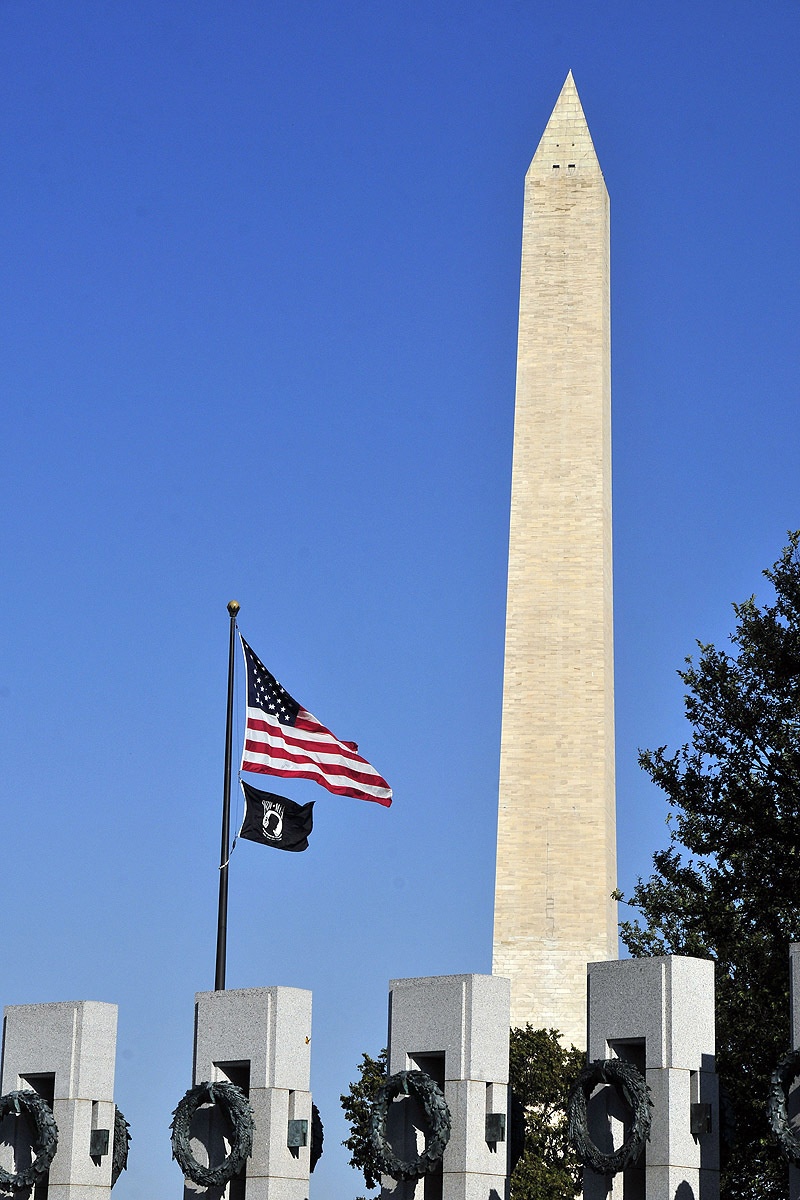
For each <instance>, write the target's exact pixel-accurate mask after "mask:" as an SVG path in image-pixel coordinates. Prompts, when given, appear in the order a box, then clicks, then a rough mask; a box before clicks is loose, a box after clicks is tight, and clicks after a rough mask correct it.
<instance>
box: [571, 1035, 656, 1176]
mask: <svg viewBox="0 0 800 1200" xmlns="http://www.w3.org/2000/svg"><path fill="white" fill-rule="evenodd" d="M601 1083H608V1084H610V1085H611V1087H613V1088H614V1089H615V1091H616V1092H617V1094H618V1095H619V1096H621V1097H622V1099H623V1100H624V1101H625V1103H626V1104H627V1105H628V1107H629V1108H630V1110H631V1112H632V1114H633V1120H632V1122H631V1128H630V1130H629V1132H628V1135H627V1137H626V1138H625V1141H624V1142H623V1143H622V1145H621V1146H620V1148H619V1150H614V1151H613V1153H611V1154H603V1152H602V1151H600V1150H598V1148H597V1146H595V1144H594V1142H593V1141H592V1139H591V1138H590V1137H589V1129H588V1124H587V1119H586V1109H587V1104H588V1101H589V1097H590V1096H591V1094H592V1092H593V1091H594V1089H595V1088H596V1087H597V1086H598V1084H601ZM652 1107H653V1101H652V1100H651V1099H650V1088H649V1087H648V1086H647V1084H646V1083H645V1081H644V1079H643V1078H642V1076H641V1073H640V1072H639V1071H637V1070H636V1067H634V1066H633V1065H632V1064H631V1063H626V1062H623V1061H622V1059H619V1058H606V1059H602V1058H598V1059H596V1060H595V1061H594V1062H593V1063H589V1065H588V1066H586V1067H584V1068H583V1070H582V1071H581V1073H580V1075H579V1076H578V1078H577V1080H576V1081H575V1085H574V1086H573V1088H572V1091H571V1092H570V1096H569V1102H568V1105H567V1111H568V1113H569V1134H568V1136H569V1140H570V1142H571V1143H572V1147H573V1149H574V1150H575V1153H576V1154H577V1156H578V1159H579V1161H580V1162H582V1163H583V1165H584V1166H585V1167H589V1168H590V1169H591V1170H592V1171H594V1172H595V1173H596V1174H597V1175H616V1174H617V1172H618V1171H623V1170H624V1169H625V1167H629V1166H630V1165H631V1164H632V1163H634V1162H636V1159H637V1158H638V1157H639V1155H640V1154H641V1152H642V1147H643V1146H644V1144H645V1142H648V1141H649V1140H650V1124H651V1115H650V1109H651V1108H652Z"/></svg>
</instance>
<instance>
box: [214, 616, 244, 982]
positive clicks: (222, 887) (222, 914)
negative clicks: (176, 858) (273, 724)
mask: <svg viewBox="0 0 800 1200" xmlns="http://www.w3.org/2000/svg"><path fill="white" fill-rule="evenodd" d="M238 611H239V603H238V601H237V600H231V602H230V604H229V605H228V613H229V614H230V618H231V636H230V642H229V645H228V719H227V722H226V725H225V786H224V789H223V792H222V847H221V849H220V853H219V909H218V912H217V971H216V975H215V978H214V991H215V992H223V991H224V990H225V955H226V950H227V943H228V858H229V856H230V852H229V844H230V840H231V759H232V757H233V656H234V647H235V643H236V614H237V613H238Z"/></svg>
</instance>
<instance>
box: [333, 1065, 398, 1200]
mask: <svg viewBox="0 0 800 1200" xmlns="http://www.w3.org/2000/svg"><path fill="white" fill-rule="evenodd" d="M387 1059H388V1053H387V1050H386V1048H385V1047H384V1049H383V1050H381V1052H380V1054H379V1055H378V1057H377V1058H371V1057H370V1055H369V1054H362V1055H361V1062H360V1063H359V1064H358V1079H356V1080H355V1081H354V1082H353V1083H351V1084H350V1088H349V1090H348V1091H347V1092H346V1093H345V1094H344V1095H343V1096H340V1097H339V1100H340V1102H341V1105H342V1109H343V1110H344V1115H345V1117H346V1118H347V1121H348V1122H349V1124H350V1137H349V1138H347V1139H346V1140H345V1141H344V1142H342V1145H343V1146H345V1147H346V1148H347V1149H348V1150H349V1151H350V1160H349V1161H350V1166H351V1167H355V1169H356V1170H357V1171H361V1173H362V1174H363V1176H364V1182H365V1183H366V1185H367V1187H368V1188H375V1187H378V1185H379V1184H380V1170H379V1169H378V1165H377V1163H376V1161H375V1154H374V1151H373V1150H372V1147H371V1145H370V1140H369V1123H370V1118H371V1116H372V1101H373V1100H374V1098H375V1093H376V1092H377V1090H378V1088H379V1087H380V1086H381V1084H382V1083H385V1082H386V1073H387V1066H388V1063H387ZM358 1200H362V1197H358Z"/></svg>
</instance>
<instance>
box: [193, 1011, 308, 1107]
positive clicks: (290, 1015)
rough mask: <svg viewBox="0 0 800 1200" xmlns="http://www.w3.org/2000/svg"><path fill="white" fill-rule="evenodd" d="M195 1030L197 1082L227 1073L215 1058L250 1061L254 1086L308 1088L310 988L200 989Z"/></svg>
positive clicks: (229, 1060)
mask: <svg viewBox="0 0 800 1200" xmlns="http://www.w3.org/2000/svg"><path fill="white" fill-rule="evenodd" d="M195 1031H196V1032H195V1057H194V1081H195V1083H200V1082H202V1080H204V1079H222V1078H226V1077H227V1076H225V1073H224V1071H223V1072H221V1073H220V1072H219V1071H218V1068H217V1067H216V1066H215V1064H216V1063H220V1062H231V1063H235V1062H245V1061H247V1062H249V1064H250V1086H251V1087H281V1088H299V1089H300V1090H302V1091H308V1089H309V1087H310V1080H311V992H309V991H305V990H303V989H301V988H290V987H265V988H238V989H232V990H231V991H219V992H198V993H197V995H196V997H195ZM215 1071H216V1072H217V1073H216V1074H215Z"/></svg>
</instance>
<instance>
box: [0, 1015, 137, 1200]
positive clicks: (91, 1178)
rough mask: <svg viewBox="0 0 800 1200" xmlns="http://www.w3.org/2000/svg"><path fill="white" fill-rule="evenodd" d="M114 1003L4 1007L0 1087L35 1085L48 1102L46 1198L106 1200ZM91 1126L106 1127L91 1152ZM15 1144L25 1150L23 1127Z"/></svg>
mask: <svg viewBox="0 0 800 1200" xmlns="http://www.w3.org/2000/svg"><path fill="white" fill-rule="evenodd" d="M116 1041H117V1006H116V1005H115V1004H106V1003H103V1002H101V1001H94V1000H76V1001H65V1002H61V1003H56V1004H17V1005H9V1006H8V1007H7V1008H6V1009H5V1017H4V1037H3V1065H2V1076H1V1080H0V1089H1V1090H2V1092H3V1094H5V1093H7V1092H11V1091H17V1090H23V1091H35V1092H38V1093H39V1095H40V1096H41V1097H42V1098H43V1099H45V1100H46V1101H47V1102H48V1103H51V1104H52V1108H53V1116H54V1118H55V1121H56V1125H57V1126H58V1149H57V1151H56V1154H55V1157H54V1158H53V1161H52V1164H51V1166H50V1171H49V1177H48V1178H49V1183H48V1197H49V1200H108V1198H109V1196H110V1193H111V1151H112V1148H113V1139H114V1068H115V1060H116ZM93 1129H107V1130H108V1133H109V1138H108V1143H109V1149H108V1153H107V1154H104V1155H101V1156H98V1157H97V1158H96V1159H95V1158H92V1156H91V1154H90V1139H91V1133H92V1130H93ZM21 1137H22V1140H21V1142H20V1144H19V1145H18V1146H17V1145H15V1147H14V1155H15V1159H16V1161H18V1162H19V1161H21V1160H22V1159H24V1158H25V1157H26V1156H27V1155H29V1153H30V1151H29V1145H30V1143H29V1141H28V1135H27V1134H25V1135H21Z"/></svg>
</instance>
